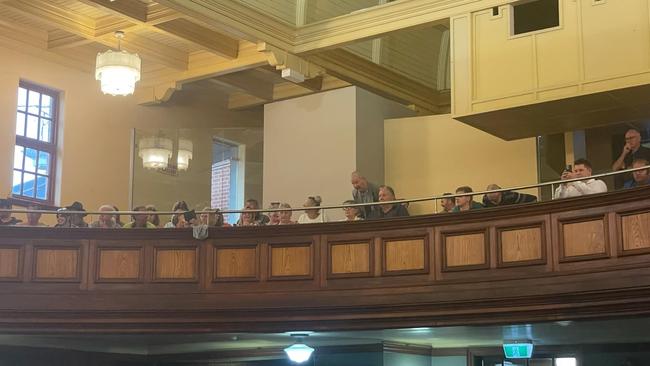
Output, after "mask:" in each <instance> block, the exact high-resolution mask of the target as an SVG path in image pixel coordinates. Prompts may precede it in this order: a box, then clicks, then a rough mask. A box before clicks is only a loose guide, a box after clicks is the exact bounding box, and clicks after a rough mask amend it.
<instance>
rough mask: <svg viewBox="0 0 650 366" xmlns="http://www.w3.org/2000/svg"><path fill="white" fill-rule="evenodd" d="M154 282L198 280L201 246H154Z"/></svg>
mask: <svg viewBox="0 0 650 366" xmlns="http://www.w3.org/2000/svg"><path fill="white" fill-rule="evenodd" d="M153 250H154V256H153V260H154V263H153V278H152V280H153V281H154V282H198V280H199V265H198V264H199V247H198V246H172V247H170V246H165V247H154V249H153Z"/></svg>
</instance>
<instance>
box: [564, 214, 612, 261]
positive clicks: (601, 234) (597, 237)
mask: <svg viewBox="0 0 650 366" xmlns="http://www.w3.org/2000/svg"><path fill="white" fill-rule="evenodd" d="M559 225H560V228H561V234H562V235H561V240H560V242H561V243H560V244H561V245H560V249H561V251H560V261H572V260H586V259H595V258H602V257H607V245H608V243H607V231H606V225H605V222H604V218H602V217H601V218H596V219H592V220H581V221H574V222H560V224H559Z"/></svg>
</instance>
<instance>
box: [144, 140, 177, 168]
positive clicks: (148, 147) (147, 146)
mask: <svg viewBox="0 0 650 366" xmlns="http://www.w3.org/2000/svg"><path fill="white" fill-rule="evenodd" d="M173 148H174V144H173V142H172V140H170V139H168V138H164V137H162V136H157V137H145V138H142V139H140V143H139V144H138V150H139V151H138V156H140V157H141V158H142V166H144V167H145V168H147V169H165V168H167V162H168V161H169V158H171V156H172V149H173Z"/></svg>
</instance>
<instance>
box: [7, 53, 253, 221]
mask: <svg viewBox="0 0 650 366" xmlns="http://www.w3.org/2000/svg"><path fill="white" fill-rule="evenodd" d="M26 47H27V46H26ZM0 55H2V58H1V59H0V156H2V157H5V158H3V159H0V196H2V197H4V196H7V195H8V194H9V193H10V190H11V185H12V163H13V160H12V157H13V146H14V143H15V113H16V103H17V88H18V83H19V80H20V79H23V80H26V81H30V82H33V83H36V84H40V85H43V86H46V87H49V88H53V89H57V90H60V91H61V96H62V98H61V99H62V109H61V113H60V116H61V121H60V123H61V130H60V133H59V141H60V152H59V163H58V169H59V170H60V173H59V175H58V178H59V183H60V184H59V194H58V195H57V199H56V204H62V205H68V204H70V203H71V202H72V201H75V200H79V201H81V202H83V204H84V206H85V207H87V208H88V209H95V208H97V207H98V206H99V205H101V204H103V203H110V204H115V205H118V206H119V207H120V208H127V207H128V204H129V189H130V187H129V177H130V153H131V132H132V129H133V128H142V129H159V128H160V129H162V128H165V129H176V128H190V129H191V128H217V127H228V126H237V127H247V126H249V127H251V128H261V123H262V114H261V111H256V112H228V111H224V109H223V108H222V107H221V106H220V103H216V102H215V101H214V100H212V99H210V98H209V96H207V95H204V93H201V92H196V93H192V92H191V91H190V92H185V91H181V92H177V95H175V96H174V97H173V100H172V101H171V102H170V103H168V104H165V105H161V106H155V107H143V106H139V105H137V104H136V102H135V98H133V97H112V96H107V95H103V94H102V93H101V91H100V90H99V83H98V82H97V81H95V80H94V75H92V74H90V73H87V72H83V71H79V70H76V69H73V68H70V67H67V66H64V65H62V64H59V63H55V62H49V61H47V60H45V59H43V58H38V57H34V56H31V55H30V54H29V53H27V52H24V53H23V52H21V51H17V50H15V49H13V48H11V49H10V48H4V47H1V46H0ZM258 150H260V151H259V152H258V154H259V155H260V156H259V157H258V160H259V162H261V149H258ZM201 151H202V150H201V149H200V148H199V150H197V153H203V152H201ZM197 160H200V159H198V157H197ZM136 162H140V159H136ZM257 169H258V170H261V167H259V166H257ZM251 174H252V175H254V174H253V173H251ZM152 189H154V188H153V187H152ZM177 189H178V192H179V195H178V197H181V196H183V197H184V198H185V199H186V200H188V201H191V200H192V197H191V196H192V195H193V194H194V192H193V191H191V190H187V189H185V190H183V187H182V186H180V185H179V186H178V187H177ZM198 200H199V199H198V198H197V201H198ZM136 203H145V202H136Z"/></svg>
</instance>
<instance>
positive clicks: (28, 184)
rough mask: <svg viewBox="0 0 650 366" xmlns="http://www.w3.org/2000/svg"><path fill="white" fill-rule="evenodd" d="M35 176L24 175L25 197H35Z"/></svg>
mask: <svg viewBox="0 0 650 366" xmlns="http://www.w3.org/2000/svg"><path fill="white" fill-rule="evenodd" d="M35 178H36V177H35V176H34V174H29V173H25V174H23V196H27V197H34V183H35Z"/></svg>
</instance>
